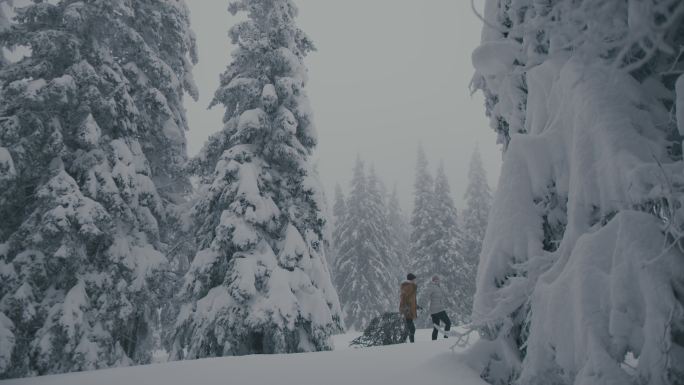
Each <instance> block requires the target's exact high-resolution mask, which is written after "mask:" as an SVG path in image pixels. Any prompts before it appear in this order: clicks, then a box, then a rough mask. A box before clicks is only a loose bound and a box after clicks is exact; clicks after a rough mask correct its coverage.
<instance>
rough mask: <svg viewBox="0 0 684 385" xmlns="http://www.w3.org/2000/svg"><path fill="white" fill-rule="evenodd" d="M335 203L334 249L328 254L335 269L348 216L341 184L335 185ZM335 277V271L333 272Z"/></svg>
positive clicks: (333, 213)
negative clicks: (341, 230) (342, 230)
mask: <svg viewBox="0 0 684 385" xmlns="http://www.w3.org/2000/svg"><path fill="white" fill-rule="evenodd" d="M334 199H335V202H334V203H333V212H332V215H333V223H332V225H333V232H332V249H331V252H330V253H328V261H329V263H330V266H332V267H334V266H335V265H334V262H335V258H336V256H337V250H338V248H339V245H340V231H339V230H340V229H342V228H344V226H343V224H342V221H344V220H345V217H346V215H347V202H345V198H344V193H343V192H342V187H341V186H340V185H339V184H336V185H335V198H334ZM332 274H333V275H335V271H334V270H333V271H332Z"/></svg>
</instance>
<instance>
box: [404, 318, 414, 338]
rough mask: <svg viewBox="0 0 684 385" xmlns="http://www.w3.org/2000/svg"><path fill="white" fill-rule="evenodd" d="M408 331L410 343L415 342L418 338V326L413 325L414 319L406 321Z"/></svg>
mask: <svg viewBox="0 0 684 385" xmlns="http://www.w3.org/2000/svg"><path fill="white" fill-rule="evenodd" d="M406 330H407V331H408V338H409V341H411V342H414V340H415V336H416V325H414V324H413V320H412V319H408V318H407V319H406Z"/></svg>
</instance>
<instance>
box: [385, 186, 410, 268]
mask: <svg viewBox="0 0 684 385" xmlns="http://www.w3.org/2000/svg"><path fill="white" fill-rule="evenodd" d="M387 220H388V221H389V228H390V237H391V242H392V249H393V250H394V253H395V255H396V261H397V271H398V274H399V277H401V276H402V275H403V274H405V273H404V271H405V270H407V269H408V268H409V266H410V265H409V246H410V244H411V242H410V236H411V225H410V223H409V221H408V219H407V218H406V215H405V214H404V211H403V210H402V208H401V204H400V203H399V194H398V192H397V186H396V184H395V185H394V187H393V189H392V193H391V194H390V196H389V199H388V202H387Z"/></svg>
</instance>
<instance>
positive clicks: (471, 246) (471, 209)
mask: <svg viewBox="0 0 684 385" xmlns="http://www.w3.org/2000/svg"><path fill="white" fill-rule="evenodd" d="M465 202H466V207H465V209H464V210H463V211H462V214H461V222H460V223H461V226H460V229H459V241H460V248H459V254H460V260H461V262H460V269H459V282H458V290H457V292H458V293H459V300H458V304H459V306H460V307H461V308H462V309H464V310H466V312H465V313H464V314H466V315H467V317H468V318H469V317H470V312H471V311H472V306H473V297H474V295H475V276H476V274H477V265H478V261H479V259H480V252H481V251H482V241H483V240H484V235H485V231H486V230H487V220H488V218H489V211H490V210H491V205H492V193H491V190H490V188H489V183H487V174H486V171H485V169H484V166H483V165H482V157H481V156H480V150H479V149H478V148H475V151H473V154H472V156H471V159H470V169H469V171H468V187H467V188H466V193H465Z"/></svg>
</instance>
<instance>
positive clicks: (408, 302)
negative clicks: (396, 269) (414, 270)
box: [399, 273, 418, 343]
mask: <svg viewBox="0 0 684 385" xmlns="http://www.w3.org/2000/svg"><path fill="white" fill-rule="evenodd" d="M417 292H418V286H417V285H416V276H415V275H413V274H411V273H409V274H408V275H407V276H406V281H404V282H402V283H401V289H400V291H399V313H401V315H402V316H404V320H405V321H406V329H407V330H408V337H409V341H411V343H413V342H414V338H415V335H416V325H415V324H414V323H413V320H414V319H416V318H418V310H417V307H418V305H417V302H416V293H417ZM404 338H406V337H404Z"/></svg>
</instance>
